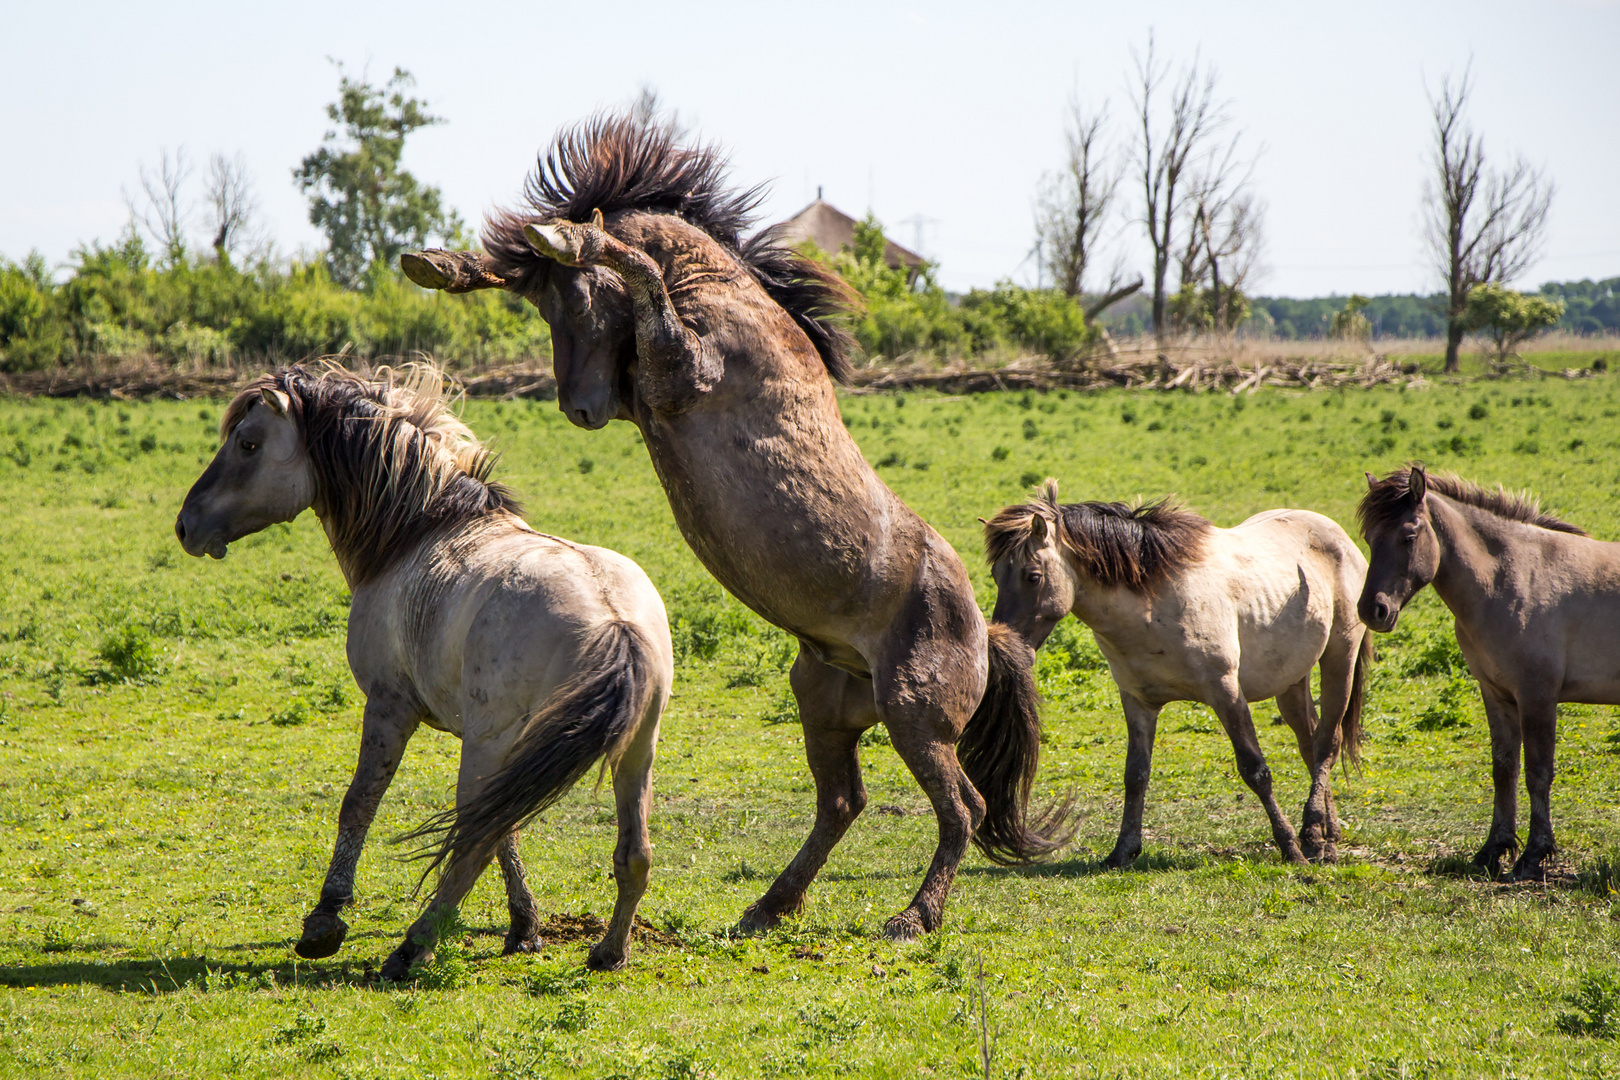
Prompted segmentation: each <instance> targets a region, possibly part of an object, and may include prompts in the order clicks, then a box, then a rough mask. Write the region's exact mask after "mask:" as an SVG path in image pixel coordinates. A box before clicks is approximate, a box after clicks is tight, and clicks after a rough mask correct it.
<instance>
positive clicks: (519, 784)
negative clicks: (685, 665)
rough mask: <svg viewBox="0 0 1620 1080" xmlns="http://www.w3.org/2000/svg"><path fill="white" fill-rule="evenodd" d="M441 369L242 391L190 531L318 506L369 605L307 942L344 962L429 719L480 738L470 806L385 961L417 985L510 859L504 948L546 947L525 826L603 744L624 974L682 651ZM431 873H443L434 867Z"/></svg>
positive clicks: (613, 927) (218, 529) (643, 578)
mask: <svg viewBox="0 0 1620 1080" xmlns="http://www.w3.org/2000/svg"><path fill="white" fill-rule="evenodd" d="M443 385H444V380H443V377H442V375H441V374H440V373H439V372H438V370H437V369H434V368H431V367H429V366H426V365H421V366H418V367H417V368H416V369H415V370H414V372H413V373H412V375H411V376H409V377H407V378H405V379H403V380H397V379H396V378H395V377H394V376H393V375H392V374H391V373H388V372H387V371H386V369H385V371H384V372H383V374H382V376H381V377H379V378H375V379H369V380H368V379H362V378H359V377H357V376H354V375H351V374H348V373H346V372H342V371H338V370H332V371H328V372H326V373H324V374H320V375H316V374H312V373H310V372H307V371H305V370H304V369H302V368H299V367H293V368H288V369H286V370H283V371H279V372H276V373H274V374H270V375H265V376H263V377H261V378H260V379H258V380H257V381H256V382H254V383H253V384H252V385H250V386H249V387H248V388H247V389H246V390H244V391H243V392H242V393H241V394H240V395H238V397H237V398H236V399H235V400H234V401H233V402H232V403H231V405H230V407H229V408H228V409H227V410H226V413H225V417H224V420H223V422H222V425H221V431H222V433H223V445H222V446H221V447H220V449H219V452H218V454H216V455H215V457H214V460H213V462H212V463H211V464H210V465H209V466H208V468H207V470H206V471H205V472H204V473H203V474H202V476H201V477H200V478H199V479H198V480H197V482H196V484H195V485H193V487H192V489H191V492H190V493H189V494H188V495H187V496H186V501H185V504H184V506H183V508H182V509H181V511H180V515H179V518H178V519H177V520H176V522H175V533H176V534H177V535H178V536H179V538H180V542H181V544H183V545H184V546H185V549H186V551H187V552H189V553H190V554H192V555H202V554H204V553H206V554H209V555H212V556H213V557H214V558H216V559H219V558H224V556H225V551H226V545H227V544H229V543H230V542H231V541H233V540H236V539H238V538H240V537H243V536H246V535H248V534H249V533H252V532H256V531H258V530H260V529H263V528H265V527H267V526H269V525H272V524H274V523H276V522H282V521H291V520H292V519H293V518H295V517H297V516H298V515H299V514H300V513H302V512H303V511H304V510H305V509H307V508H312V509H313V510H314V511H315V514H316V516H317V517H318V518H319V519H320V522H321V525H322V527H323V528H324V529H325V530H326V535H327V538H328V539H329V540H330V541H331V544H332V551H333V553H334V554H336V556H337V559H338V564H339V566H340V567H341V568H342V571H343V575H344V577H345V578H346V579H347V580H348V583H349V588H350V591H351V593H352V596H353V600H352V604H351V607H350V611H349V638H348V657H349V666H350V667H351V669H352V670H353V672H354V677H355V680H356V681H357V682H358V683H359V685H360V688H361V690H362V691H364V693H365V695H366V707H365V718H364V721H363V723H362V728H361V736H360V759H359V762H358V764H357V765H356V767H355V773H354V779H353V781H352V782H351V783H350V785H349V790H348V794H347V795H345V796H344V799H343V806H342V809H341V811H340V812H339V816H338V838H337V844H336V847H335V849H334V851H333V854H332V863H331V867H330V868H329V869H328V871H327V874H326V882H325V885H324V886H323V887H322V889H321V896H320V901H319V903H318V904H317V905H316V907H315V909H314V911H313V912H311V913H310V915H309V916H308V918H306V919H305V920H304V932H303V937H302V939H301V940H300V941H299V943H298V946H297V949H298V952H299V954H300V955H302V956H306V957H322V956H330V955H331V954H332V953H334V952H336V951H337V950H338V948H339V946H340V945H341V944H342V942H343V938H344V935H345V934H346V933H347V932H348V926H347V924H345V923H344V922H343V920H342V919H341V918H340V917H339V912H340V911H341V910H342V909H343V908H344V907H345V906H347V905H348V904H350V903H351V902H352V901H353V894H354V870H355V863H356V861H357V860H358V859H359V856H360V849H361V846H362V845H363V844H364V842H365V837H366V832H367V830H368V829H369V828H370V825H371V821H372V817H373V815H374V814H375V813H376V811H377V804H378V802H379V801H380V800H381V798H382V796H383V793H384V792H385V791H386V790H387V788H388V784H389V781H390V780H391V779H392V778H393V775H394V771H395V769H396V768H398V766H399V762H400V758H401V757H402V756H403V754H404V752H405V744H406V742H407V741H408V740H409V739H410V737H411V735H412V734H413V733H414V732H415V731H416V728H417V725H418V723H420V722H426V723H427V724H428V725H429V726H431V727H436V728H439V729H440V730H442V731H447V732H449V733H451V734H452V735H455V736H457V737H459V738H460V739H461V742H462V751H461V767H460V774H459V777H458V780H457V784H456V808H455V810H454V811H449V812H446V813H445V814H443V815H440V816H439V817H438V818H436V819H435V820H434V821H433V822H430V823H429V824H428V825H427V826H424V827H423V829H421V830H418V831H417V833H416V834H413V835H416V836H438V837H440V838H441V842H440V843H439V845H438V848H437V851H436V854H435V855H434V856H433V862H432V866H439V865H441V864H442V865H443V873H442V874H441V875H440V877H439V881H438V885H437V888H436V890H435V892H434V896H433V899H432V902H431V903H430V905H429V906H428V909H427V910H426V911H425V912H424V913H423V914H422V916H421V918H419V919H417V921H416V922H415V924H413V925H412V926H411V927H410V929H409V931H408V932H407V934H406V937H405V940H404V942H403V943H401V944H400V946H399V947H398V948H397V949H395V950H394V952H393V954H392V955H391V956H390V957H389V958H388V960H387V962H386V963H385V964H384V965H383V969H382V974H383V976H384V977H385V978H389V979H400V978H404V977H405V976H406V975H407V974H408V972H409V970H410V967H411V964H412V963H413V962H414V961H416V960H417V959H420V958H421V957H423V956H424V955H426V954H427V953H428V952H429V951H430V950H431V948H432V946H433V936H434V929H433V928H434V926H435V924H436V920H437V918H438V915H439V914H440V913H441V912H442V911H444V910H446V909H448V908H451V907H454V906H455V905H456V904H458V903H459V902H460V901H461V899H462V898H463V897H464V896H465V895H466V893H467V891H468V890H469V889H470V888H472V885H473V882H474V881H476V880H477V878H478V876H479V874H480V873H482V872H483V869H484V867H485V866H486V865H487V864H488V862H489V860H490V858H491V856H492V855H498V856H499V859H500V864H501V869H502V871H503V872H504V874H505V878H506V894H507V901H508V906H509V909H510V912H511V917H512V922H511V928H510V930H509V932H508V934H507V938H506V952H508V953H511V952H518V951H533V950H535V949H537V948H538V946H539V937H538V935H539V918H538V914H537V912H536V909H535V902H534V896H533V895H532V894H531V893H530V891H529V888H528V885H527V884H526V883H525V881H524V871H523V864H522V862H521V861H520V859H519V857H518V834H517V830H518V829H519V828H520V827H522V825H523V824H524V823H526V822H527V821H529V820H530V819H532V818H533V817H534V816H535V815H536V814H538V813H539V812H540V811H542V810H544V809H545V808H546V807H547V806H549V805H551V804H552V803H553V802H555V801H556V800H557V799H558V798H560V797H561V796H562V795H563V794H564V793H565V792H566V791H567V790H568V789H569V788H570V787H571V786H572V785H573V784H574V782H575V781H576V780H578V779H579V778H580V777H581V776H582V775H583V774H584V773H586V772H587V771H588V770H589V769H590V767H591V766H592V765H593V764H594V763H595V762H596V761H597V760H598V759H600V758H602V757H603V756H604V755H605V756H606V758H607V761H608V763H609V765H610V766H611V767H612V770H613V793H614V799H615V802H616V804H617V810H618V818H619V836H618V843H617V846H616V847H615V848H614V851H613V875H614V878H615V880H616V881H617V884H618V901H617V904H616V906H615V908H614V911H613V918H612V921H611V923H610V924H609V926H608V930H607V934H606V935H605V936H604V937H603V939H602V941H601V942H599V943H598V944H597V945H596V946H595V947H594V948H593V949H592V950H591V953H590V963H591V966H593V967H596V968H612V967H617V966H619V965H620V964H622V963H623V962H624V958H625V952H626V948H627V945H628V939H629V934H630V928H631V921H632V919H633V917H634V914H635V909H636V905H637V903H638V902H639V901H640V899H641V896H642V894H643V893H644V892H645V891H646V888H647V879H648V872H649V866H650V862H649V853H650V844H649V841H648V836H647V813H648V808H649V803H650V799H651V784H652V763H653V752H654V748H655V746H656V743H657V739H658V721H659V717H660V715H661V713H662V711H663V708H664V705H665V703H666V702H667V701H668V699H669V692H670V685H671V681H672V679H673V658H672V657H673V654H672V650H671V648H670V639H669V624H668V621H667V619H666V616H665V612H664V604H663V601H662V599H661V598H660V597H659V595H658V591H657V589H655V588H654V587H653V584H652V582H651V581H649V580H648V578H647V575H646V574H645V573H643V572H642V570H641V568H640V567H638V566H637V565H636V564H635V563H633V562H631V561H630V560H629V559H627V558H625V557H624V556H622V555H619V554H617V553H616V552H612V551H608V550H606V549H604V548H598V547H590V546H587V545H583V544H576V543H572V542H570V541H568V540H563V539H560V538H558V537H554V536H547V535H545V534H543V533H539V532H536V531H534V530H533V529H531V528H530V527H529V526H528V525H526V524H525V523H524V522H523V520H522V519H521V518H520V517H519V516H518V508H517V506H516V503H515V502H514V500H513V499H512V496H511V494H510V492H508V491H507V490H506V489H505V488H504V487H502V486H501V485H499V484H494V483H490V482H489V479H488V475H489V470H490V467H491V465H492V459H491V457H490V455H489V454H488V452H487V451H486V450H485V449H484V448H483V447H482V446H480V444H479V443H478V441H477V440H476V439H475V438H474V437H473V435H472V433H471V432H470V431H469V430H468V429H467V428H466V427H465V426H464V425H463V424H461V423H460V421H458V420H457V419H456V418H455V417H454V416H453V415H451V413H450V412H449V411H448V409H447V408H446V403H445V401H444V398H443ZM430 868H431V867H430Z"/></svg>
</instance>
